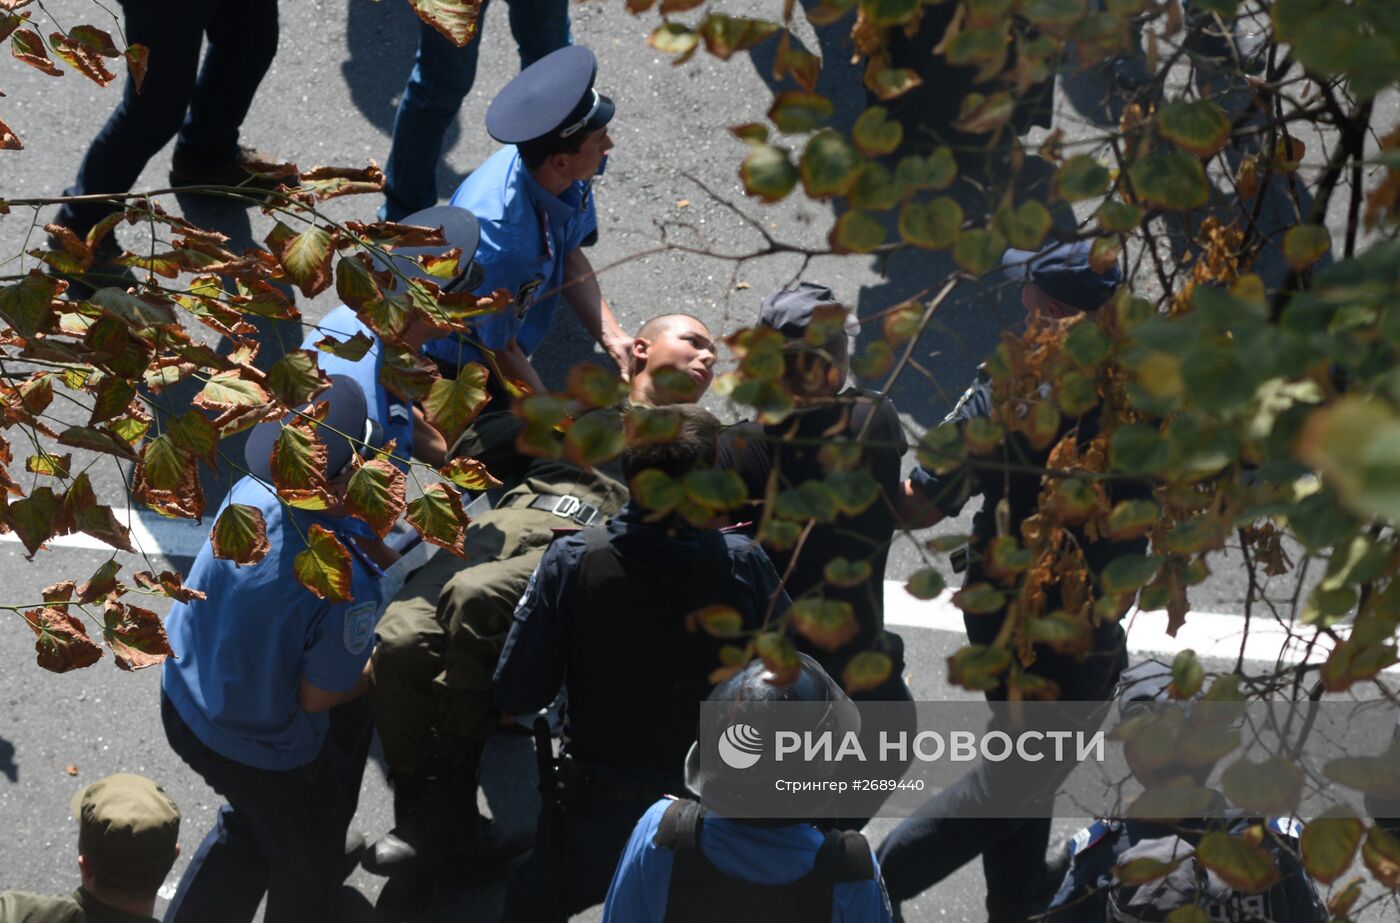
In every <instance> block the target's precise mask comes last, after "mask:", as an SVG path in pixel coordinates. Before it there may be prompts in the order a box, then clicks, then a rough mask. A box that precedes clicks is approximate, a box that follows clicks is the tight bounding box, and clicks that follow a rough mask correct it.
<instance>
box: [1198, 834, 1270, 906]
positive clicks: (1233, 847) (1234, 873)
mask: <svg viewBox="0 0 1400 923" xmlns="http://www.w3.org/2000/svg"><path fill="white" fill-rule="evenodd" d="M1196 861H1197V862H1199V863H1200V864H1201V865H1203V866H1205V867H1206V868H1208V869H1210V870H1211V871H1212V872H1214V873H1215V874H1217V875H1219V876H1220V877H1221V879H1223V880H1224V881H1225V883H1226V884H1228V885H1230V886H1232V887H1235V888H1238V889H1240V890H1241V891H1244V892H1246V893H1250V894H1258V893H1260V892H1262V891H1266V890H1268V888H1269V887H1270V886H1271V885H1273V884H1274V882H1276V881H1278V878H1279V871H1278V866H1277V865H1275V863H1274V858H1273V856H1271V855H1269V853H1268V851H1267V850H1265V849H1263V848H1262V847H1260V846H1256V845H1254V844H1253V843H1248V842H1246V841H1245V840H1244V839H1243V838H1241V837H1237V836H1231V835H1230V834H1228V833H1224V832H1222V831H1218V830H1217V831H1213V832H1211V833H1207V834H1206V835H1205V836H1204V837H1202V838H1201V842H1200V843H1199V844H1198V845H1197V847H1196Z"/></svg>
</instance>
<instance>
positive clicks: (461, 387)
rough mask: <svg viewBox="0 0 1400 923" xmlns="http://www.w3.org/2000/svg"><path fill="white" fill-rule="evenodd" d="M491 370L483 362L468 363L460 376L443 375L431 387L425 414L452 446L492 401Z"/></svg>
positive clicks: (426, 400)
mask: <svg viewBox="0 0 1400 923" xmlns="http://www.w3.org/2000/svg"><path fill="white" fill-rule="evenodd" d="M488 377H489V373H488V372H487V370H486V366H484V365H482V364H481V363H479V362H468V363H466V364H465V365H463V366H462V368H461V369H460V370H458V372H457V377H456V378H439V379H438V380H437V381H435V382H433V384H432V386H431V387H430V388H429V389H428V396H427V397H426V398H424V400H423V415H424V417H426V418H427V420H428V422H429V423H431V424H432V425H433V426H434V427H435V428H436V429H437V431H438V432H440V433H442V435H443V438H444V439H446V440H447V444H448V445H452V444H454V443H455V442H456V441H457V438H458V437H459V436H461V435H462V433H463V431H464V430H466V428H467V424H468V423H470V422H471V421H472V420H475V419H476V416H477V414H479V413H481V409H482V408H483V407H485V406H486V404H487V402H488V401H490V400H491V396H490V395H489V394H488V393H487V391H486V381H487V378H488Z"/></svg>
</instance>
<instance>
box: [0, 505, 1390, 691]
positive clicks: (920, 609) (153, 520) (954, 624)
mask: <svg viewBox="0 0 1400 923" xmlns="http://www.w3.org/2000/svg"><path fill="white" fill-rule="evenodd" d="M113 512H114V513H115V514H116V516H117V520H118V521H119V522H121V523H122V524H124V525H125V526H126V527H127V528H129V529H130V530H131V541H132V544H134V545H135V546H136V547H137V549H138V550H140V551H142V552H144V553H146V554H150V555H161V556H164V557H167V558H193V557H194V556H195V555H196V554H198V553H199V549H200V548H201V547H202V546H203V544H204V540H205V539H206V538H207V537H208V535H209V529H210V527H211V526H212V525H213V523H212V519H206V520H205V521H204V522H202V523H201V522H194V521H193V520H188V519H166V518H165V517H163V516H160V515H159V514H157V513H154V512H151V511H149V510H131V509H120V508H114V509H113ZM0 541H8V542H18V541H19V539H18V537H17V536H15V534H14V533H12V532H10V533H5V534H4V535H0ZM47 544H48V546H49V547H50V548H73V549H83V550H90V551H111V550H112V549H111V546H109V545H107V543H105V542H103V541H101V540H99V539H96V538H93V537H91V536H89V535H82V534H78V535H64V536H61V537H59V538H55V539H52V540H51V541H49V542H48V543H47ZM429 550H435V549H426V548H421V549H419V551H420V553H419V554H418V555H415V556H414V561H413V562H412V565H411V566H416V565H417V564H418V563H421V560H422V559H423V558H424V557H425V554H423V552H427V551H429ZM405 563H408V562H405ZM396 570H399V571H401V570H403V568H396ZM392 576H393V577H394V578H396V580H401V579H402V577H401V575H400V574H397V573H396V574H393V575H392ZM952 595H953V591H952V590H951V589H949V590H945V591H944V592H943V594H942V595H941V596H939V597H938V598H937V599H933V600H921V599H916V598H914V597H913V596H910V595H909V593H908V592H906V591H905V589H904V585H903V583H901V582H900V581H896V580H887V581H885V623H886V624H887V625H889V626H890V627H891V628H893V629H896V630H898V629H899V628H923V629H928V630H933V631H947V632H953V633H956V634H961V633H962V632H963V618H962V611H961V610H959V609H958V608H957V607H956V606H954V605H953V602H952ZM1244 624H1245V623H1244V619H1243V618H1241V617H1240V616H1238V615H1229V614H1224V613H1217V612H1194V611H1193V612H1191V613H1189V614H1188V615H1187V617H1186V624H1185V625H1183V626H1182V627H1181V629H1180V630H1179V631H1178V632H1177V634H1176V637H1174V638H1173V637H1171V636H1170V635H1168V634H1167V631H1166V628H1167V614H1166V613H1165V612H1142V611H1140V610H1138V609H1133V610H1132V611H1130V612H1129V613H1128V614H1127V615H1126V616H1125V617H1124V626H1125V627H1126V628H1127V629H1128V645H1129V648H1130V649H1131V650H1132V652H1133V653H1134V654H1138V655H1142V656H1152V655H1156V656H1162V657H1167V658H1170V657H1174V656H1175V655H1176V654H1177V653H1179V652H1180V651H1183V650H1186V649H1187V648H1190V649H1192V650H1194V651H1195V652H1196V653H1197V654H1199V655H1201V656H1203V657H1220V658H1227V659H1230V660H1233V659H1235V658H1236V657H1238V656H1239V653H1240V648H1241V645H1243V647H1244V653H1245V659H1247V660H1252V661H1264V662H1271V661H1280V662H1282V663H1299V662H1301V661H1303V660H1304V659H1307V660H1310V661H1313V662H1318V661H1321V660H1322V659H1324V658H1325V657H1326V656H1327V654H1328V652H1330V651H1331V649H1332V643H1333V642H1332V641H1331V639H1329V638H1327V637H1326V636H1323V637H1322V638H1321V639H1318V640H1317V641H1316V646H1315V647H1314V648H1313V649H1312V650H1311V651H1310V650H1309V648H1308V645H1309V643H1310V642H1311V641H1312V639H1313V632H1312V631H1310V630H1308V629H1307V628H1306V627H1304V626H1295V627H1294V628H1293V629H1292V630H1290V629H1289V627H1287V626H1285V625H1281V624H1279V623H1278V622H1275V621H1274V620H1273V619H1271V618H1266V617H1256V618H1253V619H1251V620H1250V625H1249V633H1248V636H1247V637H1246V635H1245V633H1244ZM1389 672H1400V667H1392V668H1391V670H1390V671H1389Z"/></svg>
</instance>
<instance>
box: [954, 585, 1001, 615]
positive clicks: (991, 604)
mask: <svg viewBox="0 0 1400 923" xmlns="http://www.w3.org/2000/svg"><path fill="white" fill-rule="evenodd" d="M953 605H955V606H957V607H958V608H959V609H961V610H962V611H964V612H966V613H968V614H969V615H990V614H991V613H993V612H1000V611H1001V609H1002V607H1003V606H1005V605H1006V594H1005V593H1003V592H1002V591H1001V590H998V589H996V588H995V587H993V586H992V585H991V584H990V583H974V584H972V585H971V586H965V587H963V588H962V589H960V590H958V591H957V592H956V593H954V594H953Z"/></svg>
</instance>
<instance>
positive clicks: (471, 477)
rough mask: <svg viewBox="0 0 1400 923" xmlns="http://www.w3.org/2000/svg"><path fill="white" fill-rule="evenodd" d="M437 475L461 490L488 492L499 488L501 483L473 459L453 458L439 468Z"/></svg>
mask: <svg viewBox="0 0 1400 923" xmlns="http://www.w3.org/2000/svg"><path fill="white" fill-rule="evenodd" d="M438 473H439V474H441V475H442V476H443V477H445V478H447V479H448V480H449V481H451V482H452V483H453V484H456V485H457V486H458V487H460V488H462V489H463V490H476V491H480V490H490V489H491V488H493V487H500V486H501V482H500V481H499V480H498V479H497V478H496V477H495V476H494V475H492V474H491V472H489V471H487V470H486V466H485V465H483V464H482V463H481V462H479V461H477V460H476V459H475V458H462V457H458V458H454V459H452V461H450V462H448V463H447V464H446V465H445V466H443V467H442V468H439V469H438Z"/></svg>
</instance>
